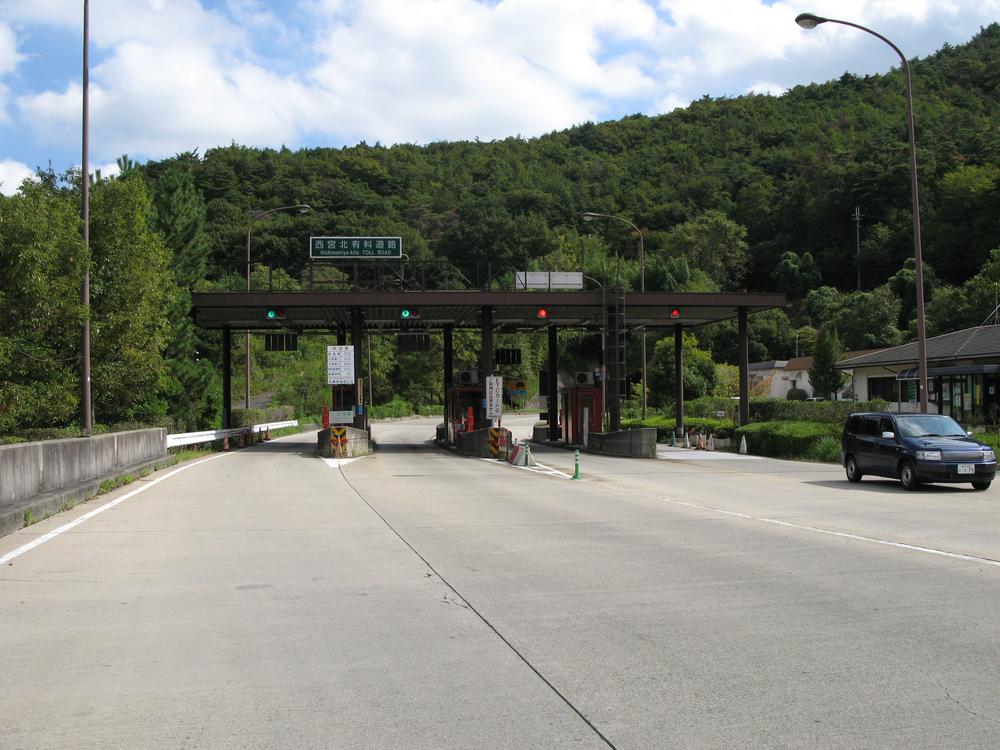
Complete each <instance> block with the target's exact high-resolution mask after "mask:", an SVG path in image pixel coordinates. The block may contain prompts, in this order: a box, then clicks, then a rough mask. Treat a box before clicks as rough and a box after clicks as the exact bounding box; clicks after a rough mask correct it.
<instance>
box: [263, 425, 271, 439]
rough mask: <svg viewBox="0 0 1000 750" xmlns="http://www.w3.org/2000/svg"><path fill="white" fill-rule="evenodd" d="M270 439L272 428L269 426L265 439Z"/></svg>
mask: <svg viewBox="0 0 1000 750" xmlns="http://www.w3.org/2000/svg"><path fill="white" fill-rule="evenodd" d="M270 439H271V428H270V427H268V428H267V432H265V433H264V440H270Z"/></svg>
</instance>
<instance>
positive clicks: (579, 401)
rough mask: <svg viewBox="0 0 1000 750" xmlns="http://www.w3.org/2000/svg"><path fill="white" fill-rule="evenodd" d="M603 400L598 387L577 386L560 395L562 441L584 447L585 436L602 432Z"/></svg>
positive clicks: (585, 442)
mask: <svg viewBox="0 0 1000 750" xmlns="http://www.w3.org/2000/svg"><path fill="white" fill-rule="evenodd" d="M603 415H604V399H603V398H602V397H601V386H599V385H577V386H574V387H572V388H569V389H568V390H565V391H563V394H562V428H563V431H562V432H563V440H565V441H566V442H567V443H570V444H572V445H586V444H587V435H589V434H590V433H591V432H602V431H603V428H604V425H603V424H602V422H603V419H602V417H603Z"/></svg>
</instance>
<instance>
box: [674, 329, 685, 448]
mask: <svg viewBox="0 0 1000 750" xmlns="http://www.w3.org/2000/svg"><path fill="white" fill-rule="evenodd" d="M674 372H675V373H676V377H675V380H676V381H677V382H676V389H677V390H676V392H675V398H676V400H677V426H676V427H675V428H674V432H675V433H676V434H677V435H678V436H680V435H683V434H684V326H682V325H681V324H680V323H677V324H675V325H674Z"/></svg>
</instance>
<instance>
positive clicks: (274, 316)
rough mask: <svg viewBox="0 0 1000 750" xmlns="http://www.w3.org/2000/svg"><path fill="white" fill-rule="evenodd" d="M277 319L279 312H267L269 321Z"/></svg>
mask: <svg viewBox="0 0 1000 750" xmlns="http://www.w3.org/2000/svg"><path fill="white" fill-rule="evenodd" d="M277 317H278V311H277V310H268V311H267V319H268V320H274V319H275V318H277Z"/></svg>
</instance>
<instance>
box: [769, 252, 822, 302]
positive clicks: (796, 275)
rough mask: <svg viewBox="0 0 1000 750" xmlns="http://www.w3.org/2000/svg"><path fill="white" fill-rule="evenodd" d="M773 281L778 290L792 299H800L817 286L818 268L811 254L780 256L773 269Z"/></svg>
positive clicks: (818, 279) (789, 253)
mask: <svg viewBox="0 0 1000 750" xmlns="http://www.w3.org/2000/svg"><path fill="white" fill-rule="evenodd" d="M774 280H775V281H776V282H777V283H778V288H779V289H781V290H782V291H784V292H786V293H787V294H788V296H789V297H790V298H792V299H802V298H803V297H805V296H806V294H808V293H809V291H810V290H811V289H814V288H815V287H817V286H819V282H820V273H819V266H817V265H816V261H815V260H814V259H813V256H812V253H803V254H802V255H801V256H800V255H799V254H798V253H794V252H791V251H789V252H787V253H785V254H784V255H782V256H781V260H779V261H778V265H777V267H776V268H775V269H774Z"/></svg>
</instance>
